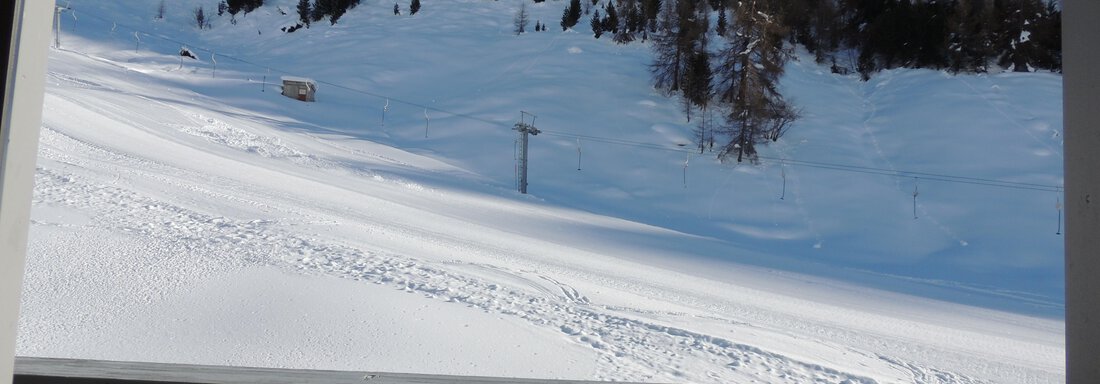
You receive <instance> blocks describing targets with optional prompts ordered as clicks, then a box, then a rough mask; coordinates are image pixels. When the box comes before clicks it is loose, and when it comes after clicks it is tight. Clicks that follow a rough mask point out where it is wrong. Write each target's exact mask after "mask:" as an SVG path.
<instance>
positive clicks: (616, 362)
mask: <svg viewBox="0 0 1100 384" xmlns="http://www.w3.org/2000/svg"><path fill="white" fill-rule="evenodd" d="M116 116H117V115H116ZM197 122H200V123H201V122H206V123H210V122H211V120H210V119H205V118H199V119H197ZM174 128H179V127H174ZM183 130H184V131H187V129H183ZM202 132H204V133H203V134H202V136H203V137H204V138H206V139H209V140H210V142H212V143H216V144H219V145H225V144H227V143H241V142H249V143H265V144H272V143H276V142H277V140H274V139H260V138H259V137H257V136H251V135H243V136H242V135H241V134H240V133H239V131H236V130H234V129H231V128H229V127H225V126H223V127H221V129H208V130H204V131H202ZM241 138H245V139H247V140H244V141H241V140H239V139H241ZM42 144H43V145H42V149H41V153H40V156H41V157H42V158H43V159H45V160H47V161H45V162H42V163H43V165H41V166H40V167H39V169H38V172H37V175H36V194H35V201H34V204H35V205H46V206H66V207H72V208H76V209H79V210H88V211H91V212H92V213H93V215H92V216H93V217H94V222H95V223H96V225H98V226H100V227H105V228H109V229H111V230H115V231H120V232H123V233H129V234H133V235H138V236H140V237H142V238H152V239H159V240H161V241H169V242H176V243H178V244H182V245H183V246H184V247H186V249H189V250H192V251H201V252H197V254H203V255H227V257H231V258H232V259H234V261H235V262H236V263H242V264H265V265H277V266H283V267H286V268H295V269H298V270H301V271H302V272H305V273H323V274H329V275H335V276H340V277H344V278H348V279H354V280H357V281H363V282H365V283H371V284H378V285H384V286H388V287H392V289H398V290H402V291H405V292H408V293H411V294H418V295H420V296H423V297H424V298H425V299H434V300H443V301H446V302H452V303H456V304H460V305H465V306H468V307H471V308H475V309H478V310H482V311H485V312H489V313H496V314H500V315H507V316H514V317H516V318H519V319H523V320H525V321H527V322H529V323H531V324H532V325H535V326H539V327H545V328H550V329H553V330H556V331H560V332H561V333H562V334H563V335H564V336H566V337H568V338H570V339H571V340H572V341H573V342H575V343H579V344H582V345H586V346H589V347H590V348H592V349H593V350H595V351H597V352H598V353H599V354H600V360H599V364H598V367H599V371H598V372H597V374H596V377H594V378H595V379H601V380H612V379H614V380H643V381H645V380H668V379H669V378H673V379H682V380H689V381H704V380H705V381H709V382H715V383H725V382H737V381H745V380H750V379H751V380H764V381H768V382H777V383H804V382H821V383H873V382H875V380H873V379H871V378H868V377H863V376H860V375H855V374H851V373H845V372H843V371H840V370H837V369H834V368H829V367H825V366H821V365H818V364H813V363H806V362H803V361H800V360H797V359H792V358H790V357H787V356H784V355H782V354H778V353H773V352H769V351H765V350H762V349H760V348H757V347H754V346H751V345H746V344H741V343H736V342H733V341H730V340H728V339H726V338H722V337H716V336H712V335H707V334H703V333H698V332H693V331H690V330H687V329H682V328H677V327H670V326H666V325H662V324H660V323H657V322H653V321H646V320H641V319H638V318H635V317H632V316H625V315H622V313H624V312H625V313H635V314H638V313H645V311H644V310H638V311H634V310H631V309H630V308H622V307H602V306H600V305H599V304H598V303H592V302H591V301H590V300H589V299H588V298H587V297H586V296H585V295H584V294H583V293H582V292H579V291H578V290H577V289H576V288H574V287H572V286H570V285H568V284H566V283H563V282H561V281H560V280H559V279H556V278H554V277H551V276H550V275H548V274H545V273H533V272H522V271H514V270H508V269H506V268H502V267H491V268H493V269H494V270H495V271H496V273H497V274H500V275H506V276H511V278H510V279H503V280H504V281H505V283H498V282H494V281H491V280H486V279H481V278H475V277H471V276H469V275H467V274H462V273H459V272H456V270H461V269H462V268H461V262H454V263H451V265H448V264H447V263H431V262H426V261H422V260H418V259H416V258H411V257H407V256H404V255H397V254H391V253H385V252H376V251H370V250H362V249H359V248H355V247H352V246H348V245H344V244H340V243H339V242H338V241H334V240H330V239H325V238H318V237H313V236H308V235H302V234H299V233H295V232H294V231H293V229H294V228H295V226H296V225H303V224H307V223H319V222H326V221H327V222H340V221H345V220H355V218H345V217H338V216H337V217H333V216H318V215H316V214H315V213H310V212H304V211H300V210H295V209H288V208H280V207H295V206H299V205H297V204H301V203H302V202H301V201H293V200H292V199H295V198H294V197H292V196H285V195H282V194H280V193H278V192H275V191H262V190H260V191H258V190H255V188H254V187H250V186H248V185H245V184H241V183H240V182H239V181H235V180H231V179H224V178H214V179H211V177H210V176H209V175H203V174H198V173H196V172H193V171H188V170H185V169H180V168H178V167H174V166H171V165H167V164H162V163H158V162H156V161H151V160H148V159H142V158H138V157H134V156H130V155H125V154H121V153H118V152H117V151H113V150H111V149H109V148H104V147H101V146H98V145H95V144H91V143H87V142H83V141H80V140H78V139H75V138H73V137H71V136H68V135H66V134H64V133H62V132H60V131H59V130H57V129H53V128H50V127H44V128H43V134H42ZM231 146H233V147H236V148H238V149H241V150H247V149H249V148H253V147H254V145H252V144H248V145H231ZM249 152H251V153H254V154H256V155H260V156H262V155H264V154H270V153H276V152H268V151H259V150H249ZM287 153H298V152H287ZM297 158H306V159H308V158H310V157H308V156H298V157H297ZM299 165H301V164H299ZM102 168H107V169H113V170H114V171H113V172H115V174H113V175H112V174H102V175H100V176H101V177H102V178H103V180H89V179H85V178H83V177H81V176H79V175H78V172H74V171H75V170H77V169H80V170H87V169H93V170H94V169H102ZM132 180H147V181H154V182H156V183H161V184H162V185H163V186H164V187H165V188H173V189H184V190H189V191H193V192H196V193H199V194H203V195H207V196H208V197H209V198H212V199H220V200H225V201H230V202H234V203H235V204H243V205H246V206H252V207H255V208H257V210H259V211H263V212H270V213H274V214H275V215H276V216H282V217H285V218H283V219H252V220H242V219H234V218H227V217H221V216H217V215H212V214H207V213H202V212H196V211H194V210H191V209H187V208H183V207H181V206H178V205H176V204H173V203H170V202H166V201H159V200H157V199H155V198H152V197H149V196H147V195H146V194H144V193H142V192H139V191H135V190H131V189H128V188H125V187H124V186H125V185H128V184H130V183H129V182H128V181H132ZM203 185H208V186H215V185H216V186H218V188H217V189H218V190H214V189H212V188H211V187H205V186H203ZM243 196H252V197H254V198H246V197H243ZM288 200H290V201H288ZM330 214H333V215H335V214H336V212H330ZM416 236H423V237H424V238H425V240H427V238H428V237H429V236H430V235H428V234H421V235H416ZM437 241H438V240H437ZM459 241H461V240H459ZM503 252H507V251H503ZM453 266H459V268H451V267H453ZM558 268H560V267H558V266H552V265H539V266H538V267H537V268H535V269H536V270H543V271H555V269H558ZM555 272H556V274H560V275H564V276H570V275H576V274H583V273H585V272H582V271H555ZM597 279H599V278H598V277H597ZM604 279H607V277H604ZM516 281H526V282H527V283H526V284H516ZM543 282H545V283H548V284H549V285H550V286H551V287H552V288H553V289H550V288H546V287H545V285H546V284H544V283H543ZM617 284H620V285H621V284H622V282H618V283H617ZM517 285H519V287H517ZM523 285H526V286H528V287H540V288H538V292H531V290H530V289H526V290H525V289H523V287H522V286H523ZM554 289H556V291H555V290H554ZM635 289H636V288H635ZM641 289H642V290H645V291H650V292H647V293H655V292H652V291H654V290H656V289H655V288H652V287H644V286H643V287H641ZM663 295H669V293H663ZM672 295H675V293H673V294H672ZM678 299H680V300H683V301H688V302H690V301H691V300H692V299H688V298H684V297H679V298H678ZM693 300H702V299H700V298H696V299H693ZM882 359H883V360H884V361H887V362H889V363H890V364H893V365H896V366H898V369H900V370H906V371H908V372H911V373H910V375H912V377H913V378H914V379H915V381H916V382H943V383H971V382H977V381H974V380H971V379H969V378H967V377H965V376H960V375H955V374H950V373H946V372H939V371H937V370H935V369H932V368H927V367H920V366H918V365H915V364H913V363H909V362H905V361H902V360H895V359H891V358H888V357H882ZM700 361H703V362H706V364H703V365H702V366H700V363H699V362H700Z"/></svg>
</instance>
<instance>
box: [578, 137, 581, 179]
mask: <svg viewBox="0 0 1100 384" xmlns="http://www.w3.org/2000/svg"><path fill="white" fill-rule="evenodd" d="M577 170H578V171H579V170H581V139H580V138H578V139H577Z"/></svg>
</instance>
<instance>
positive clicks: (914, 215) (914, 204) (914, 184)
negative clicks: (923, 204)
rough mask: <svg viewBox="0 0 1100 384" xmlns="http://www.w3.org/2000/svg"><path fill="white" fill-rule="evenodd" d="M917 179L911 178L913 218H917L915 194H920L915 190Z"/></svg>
mask: <svg viewBox="0 0 1100 384" xmlns="http://www.w3.org/2000/svg"><path fill="white" fill-rule="evenodd" d="M918 181H919V180H918V179H917V178H915V177H914V178H913V220H916V219H917V195H919V194H920V192H919V191H917V182H918Z"/></svg>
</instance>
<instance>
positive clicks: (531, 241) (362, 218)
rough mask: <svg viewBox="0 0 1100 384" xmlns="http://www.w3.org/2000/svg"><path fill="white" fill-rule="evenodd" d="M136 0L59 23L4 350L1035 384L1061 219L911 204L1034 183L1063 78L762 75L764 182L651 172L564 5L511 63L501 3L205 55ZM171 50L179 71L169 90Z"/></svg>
mask: <svg viewBox="0 0 1100 384" xmlns="http://www.w3.org/2000/svg"><path fill="white" fill-rule="evenodd" d="M66 3H68V2H66ZM157 3H158V2H156V1H138V0H130V1H112V2H101V1H73V2H72V3H71V4H70V5H71V8H72V9H73V10H75V17H74V12H71V11H70V12H69V13H66V14H64V15H63V17H64V19H63V20H62V25H63V35H62V46H63V48H62V49H54V50H51V53H50V55H51V56H50V68H49V77H48V79H47V83H48V84H47V92H46V93H47V94H46V101H45V112H44V119H43V121H44V122H43V127H42V139H41V144H40V155H39V160H38V175H37V178H36V182H37V184H36V187H35V193H36V194H35V200H34V211H33V223H32V228H31V245H30V256H29V261H28V270H27V280H26V283H25V286H24V290H25V292H24V301H23V308H22V315H23V316H22V317H21V320H20V336H19V347H18V348H19V350H18V353H19V354H21V355H32V356H58V357H60V356H64V357H78V358H96V359H117V360H145V361H149V360H151V361H172V362H185V363H204V364H230V365H251V366H273V367H300V368H325V369H355V370H379V371H402V372H425V373H446V374H472V375H491V376H525V377H551V378H574V379H606V380H639V381H662V382H714V383H728V382H777V383H785V382H789V383H804V382H815V381H816V382H846V381H847V382H933V383H935V382H949V383H972V382H997V383H1002V382H1009V383H1025V382H1060V381H1064V379H1065V371H1064V367H1063V364H1064V351H1065V348H1064V324H1063V322H1062V320H1061V317H1062V314H1063V307H1064V300H1063V291H1062V285H1063V278H1062V256H1061V255H1062V243H1061V238H1060V237H1059V236H1057V235H1055V231H1056V230H1057V225H1058V222H1057V221H1056V220H1057V216H1056V215H1057V211H1056V210H1055V203H1056V200H1057V199H1058V197H1059V196H1060V195H1059V194H1057V193H1056V192H1052V191H1041V190H1039V191H1037V190H1029V189H1015V188H1004V187H992V186H989V185H978V184H966V183H959V182H943V181H937V180H935V179H942V178H943V177H937V176H932V175H933V174H935V175H954V176H964V177H971V178H976V179H968V181H970V182H978V183H979V184H982V183H984V184H988V182H986V181H981V180H1002V181H1011V182H1016V183H1029V184H1034V185H1060V184H1061V180H1062V172H1061V163H1062V156H1061V153H1062V145H1061V136H1060V131H1061V126H1062V116H1061V77H1060V76H1057V75H1051V74H1011V73H1003V74H989V75H980V76H950V75H947V74H944V73H941V72H936V71H927V70H917V71H915V70H897V71H888V72H884V73H882V74H879V75H878V76H876V77H875V78H874V79H872V80H871V81H870V82H860V81H858V78H856V77H848V76H838V75H833V74H830V73H828V71H827V69H825V68H822V67H819V66H817V65H815V64H813V63H812V61H808V60H806V59H805V58H803V59H802V60H800V61H794V62H792V63H790V65H789V66H788V73H787V75H786V76H785V77H784V79H783V88H784V91H785V94H786V95H787V96H788V97H790V98H792V99H793V101H794V102H795V103H796V104H797V105H798V106H799V107H801V108H802V113H803V118H802V120H800V121H799V122H798V123H797V124H796V125H795V127H793V128H792V129H791V131H790V133H789V134H788V135H787V136H786V137H784V138H782V139H781V140H780V141H779V142H777V143H775V144H773V145H772V146H770V147H769V148H768V149H767V150H766V151H765V153H764V155H766V156H767V157H768V158H783V159H792V160H796V161H809V162H813V163H814V165H816V166H806V165H793V164H788V165H782V164H781V163H779V162H776V161H769V160H765V161H764V162H763V163H762V164H760V165H756V166H750V165H736V166H735V165H730V164H719V163H717V162H716V161H715V160H714V156H713V154H710V153H705V154H702V155H700V154H698V153H692V152H691V151H690V150H687V149H686V148H684V147H681V146H680V144H687V147H690V144H689V141H690V137H691V133H690V129H691V126H692V124H689V123H686V122H685V119H684V116H683V115H682V113H681V112H680V111H679V107H678V103H677V102H676V101H675V100H672V99H667V98H665V97H663V96H661V95H659V94H657V93H655V92H653V90H652V89H651V88H650V87H649V85H648V84H649V83H648V72H647V68H646V63H647V62H648V60H649V59H648V57H649V52H648V47H647V46H646V45H644V44H631V45H625V46H623V45H615V44H614V43H612V42H610V41H609V40H607V39H599V40H596V39H592V38H591V37H590V36H589V35H587V34H586V33H583V32H581V31H566V32H562V31H561V30H560V28H557V27H556V24H557V20H558V19H559V18H560V15H561V9H562V7H564V5H565V3H564V2H561V1H549V2H544V3H541V4H530V3H529V4H528V9H529V10H530V11H531V12H532V14H533V17H532V19H533V20H535V19H537V20H539V21H541V22H549V23H550V25H551V26H552V28H550V31H547V32H538V33H534V32H532V33H527V34H525V35H521V36H515V35H513V34H512V33H511V22H512V16H513V13H514V12H515V9H516V7H517V5H518V1H495V2H489V1H480V0H478V1H475V0H453V1H439V2H425V5H424V9H423V10H422V11H421V13H418V14H417V15H414V16H407V15H402V16H394V15H393V14H392V3H389V2H381V1H374V0H365V1H363V4H362V5H360V6H359V7H358V8H356V9H354V10H352V11H351V12H349V13H348V14H346V15H345V16H344V17H343V18H342V19H341V20H340V23H339V24H337V25H335V26H329V25H327V22H321V23H316V24H314V26H313V27H312V28H310V29H304V30H300V31H297V32H295V33H292V34H285V33H283V32H281V31H280V30H279V28H281V27H283V26H286V25H290V24H292V23H293V20H294V19H295V15H294V13H293V3H296V2H293V1H289V0H284V1H268V3H269V4H268V5H266V6H265V7H263V8H261V9H260V10H258V11H256V12H253V13H251V14H248V15H238V20H237V23H236V24H235V25H234V24H230V23H229V20H228V15H226V16H224V17H215V18H214V20H213V22H212V24H213V28H212V29H209V30H204V31H199V30H197V29H195V28H194V27H191V26H190V24H188V23H189V19H190V13H189V12H190V10H191V9H193V8H194V7H195V6H197V5H199V4H202V5H204V6H206V10H207V13H208V14H213V13H214V12H213V10H212V6H213V5H214V4H213V2H209V3H210V4H206V3H207V2H203V1H191V0H187V1H178V2H170V4H168V13H167V18H166V19H164V20H153V19H152V16H153V15H154V13H155V10H156V5H157ZM277 6H281V7H282V8H283V9H286V10H287V11H288V13H289V15H281V14H280V13H279V12H278V11H277V9H278V8H277ZM402 6H404V4H402ZM582 24H584V23H582ZM135 29H136V30H137V32H138V34H137V36H138V37H137V39H135ZM582 29H583V28H582ZM253 31H255V32H256V33H253ZM137 40H140V42H138V41H137ZM135 44H136V45H137V47H138V49H137V50H135V49H134V48H135ZM184 44H186V45H189V48H190V49H191V50H192V51H194V52H196V53H198V56H199V60H197V61H193V60H189V59H187V60H185V61H184V62H183V64H182V66H181V64H180V60H179V56H177V52H178V51H179V49H180V46H181V45H184ZM210 51H214V52H215V54H214V57H213V58H211V53H210ZM215 61H216V62H217V64H216V65H217V70H216V73H213V69H214V65H215ZM281 75H294V76H304V77H311V78H314V79H317V80H319V81H321V82H322V83H321V84H320V87H319V91H318V94H317V100H318V102H316V103H301V102H297V101H294V100H291V99H288V98H285V97H282V96H280V95H279V94H278V87H277V83H278V81H277V79H278V77H279V76H281ZM265 78H266V81H267V83H268V84H267V85H262V82H263V81H264V79H265ZM261 90H262V91H263V92H261ZM387 100H389V101H388V103H389V105H390V106H389V108H387V109H386V110H385V120H384V123H383V106H384V105H386V104H387ZM520 110H526V111H531V112H534V113H535V114H537V115H538V118H537V120H536V121H535V124H536V125H537V126H538V127H539V128H540V129H542V130H543V131H544V133H543V134H541V135H539V136H535V137H533V138H532V141H531V171H530V174H531V185H530V192H531V194H530V195H520V194H518V193H516V192H514V191H513V189H514V188H513V185H514V184H513V183H514V177H515V175H514V172H515V169H514V164H515V162H514V144H515V141H514V140H515V132H513V131H511V130H510V127H511V125H512V124H514V123H515V122H516V121H517V120H518V119H519V115H520V112H519V111H520ZM425 116H427V119H425ZM696 119H697V117H696ZM696 119H693V122H694V121H696ZM425 123H427V124H425ZM578 148H579V150H578ZM578 163H579V166H578ZM685 164H686V166H685ZM823 164H841V165H844V166H845V167H843V168H845V170H836V169H828V168H837V167H835V166H825V165H823ZM859 167H862V168H859ZM577 168H581V169H580V170H578V169H577ZM853 170H854V171H857V172H853ZM881 170H887V171H890V170H896V171H900V172H923V173H925V174H926V175H924V177H920V178H910V177H900V178H899V177H892V176H884V175H881V174H876V173H881V172H880V171H881ZM784 179H785V184H784ZM977 179H981V180H977ZM956 180H957V179H956ZM964 181H965V180H964ZM1013 185H1015V186H1020V185H1019V184H1013ZM914 188H917V189H918V190H919V195H918V196H917V199H916V206H915V211H916V212H915V213H916V215H915V216H916V217H917V219H914V205H913V204H914V198H913V190H914ZM1039 189H1043V188H1039ZM781 196H782V197H783V199H780V197H781Z"/></svg>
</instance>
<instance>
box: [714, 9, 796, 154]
mask: <svg viewBox="0 0 1100 384" xmlns="http://www.w3.org/2000/svg"><path fill="white" fill-rule="evenodd" d="M775 9H776V7H775V6H774V5H773V4H772V3H771V1H770V0H746V1H742V2H741V3H740V4H739V5H738V6H737V7H736V8H735V11H734V12H735V14H734V16H735V17H734V20H735V22H734V24H733V26H732V29H731V31H730V34H729V36H727V37H728V40H729V41H728V44H727V46H726V48H725V50H724V51H722V54H721V59H722V62H721V64H720V65H719V71H718V74H717V75H718V77H719V79H720V81H719V83H720V84H721V88H720V89H719V93H718V94H719V97H720V100H721V101H722V102H724V103H725V105H726V113H725V124H724V125H722V126H720V127H716V128H717V129H716V130H715V132H716V133H720V134H723V135H725V136H726V137H727V138H728V139H729V141H728V142H727V143H726V144H725V145H723V146H722V148H721V149H720V151H719V153H718V158H719V159H720V160H723V161H726V160H729V159H731V158H734V157H735V158H736V160H737V162H741V161H743V160H745V159H748V160H749V161H752V162H755V161H756V159H757V156H758V154H757V149H756V146H757V144H762V143H766V142H767V141H768V140H771V141H775V140H778V139H779V137H781V136H782V135H783V133H784V132H785V131H786V130H787V128H788V127H789V126H790V124H791V123H792V122H794V120H795V119H797V118H798V113H797V112H796V111H795V110H794V108H793V107H792V106H791V105H790V104H788V103H787V101H786V100H784V99H783V95H781V94H780V93H779V89H778V84H779V77H780V76H781V75H782V74H783V65H784V63H785V62H786V60H787V58H788V56H789V52H788V51H787V50H785V49H784V48H783V41H784V38H785V37H786V33H787V30H786V28H784V27H783V26H782V25H780V23H779V19H778V18H777V17H775V16H774V11H775Z"/></svg>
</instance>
